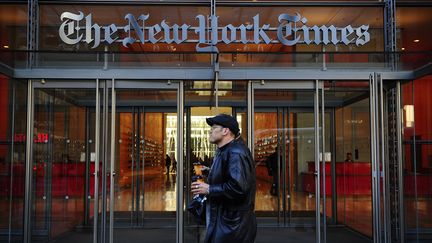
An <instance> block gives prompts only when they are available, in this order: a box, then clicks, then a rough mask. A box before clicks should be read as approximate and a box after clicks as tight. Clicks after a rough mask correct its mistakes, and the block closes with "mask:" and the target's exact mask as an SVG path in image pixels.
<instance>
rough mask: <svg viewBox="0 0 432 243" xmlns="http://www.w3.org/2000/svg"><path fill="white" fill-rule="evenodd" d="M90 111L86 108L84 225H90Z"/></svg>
mask: <svg viewBox="0 0 432 243" xmlns="http://www.w3.org/2000/svg"><path fill="white" fill-rule="evenodd" d="M89 125H90V109H89V108H88V107H86V108H85V141H86V142H85V154H86V156H85V179H84V180H85V183H84V225H86V226H87V225H88V223H89V217H90V216H89V215H90V212H89V211H90V210H89V203H90V200H89V194H90V193H89V189H90V156H89V155H90V143H89V140H90V126H89Z"/></svg>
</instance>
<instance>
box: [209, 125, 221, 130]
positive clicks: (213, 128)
mask: <svg viewBox="0 0 432 243" xmlns="http://www.w3.org/2000/svg"><path fill="white" fill-rule="evenodd" d="M216 128H224V127H223V126H212V127H211V128H210V131H214V130H215V129H216Z"/></svg>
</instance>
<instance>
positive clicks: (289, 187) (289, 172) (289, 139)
mask: <svg viewBox="0 0 432 243" xmlns="http://www.w3.org/2000/svg"><path fill="white" fill-rule="evenodd" d="M285 111H286V117H287V118H286V121H287V123H286V124H287V127H288V128H290V121H291V119H290V112H291V111H290V108H289V107H288V108H285ZM285 139H286V140H287V143H288V152H287V154H288V156H286V157H287V164H288V182H289V185H288V213H289V214H288V224H290V223H291V219H292V210H291V209H292V205H291V194H292V192H291V180H295V179H296V178H295V177H294V178H292V179H291V170H294V168H291V150H290V149H291V148H290V146H291V142H292V140H293V139H292V137H291V134H290V129H288V130H287V135H286V137H285ZM295 183H296V186H297V185H298V184H299V183H297V181H296V182H295Z"/></svg>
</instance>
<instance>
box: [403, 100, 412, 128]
mask: <svg viewBox="0 0 432 243" xmlns="http://www.w3.org/2000/svg"><path fill="white" fill-rule="evenodd" d="M403 109H404V111H405V126H406V127H413V126H414V105H404V107H403Z"/></svg>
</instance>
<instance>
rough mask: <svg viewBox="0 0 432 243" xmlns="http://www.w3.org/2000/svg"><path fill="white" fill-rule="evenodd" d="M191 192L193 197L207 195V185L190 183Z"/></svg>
mask: <svg viewBox="0 0 432 243" xmlns="http://www.w3.org/2000/svg"><path fill="white" fill-rule="evenodd" d="M191 192H192V193H193V194H194V195H197V194H201V195H207V194H209V184H206V183H204V182H198V181H196V182H192V184H191Z"/></svg>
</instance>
